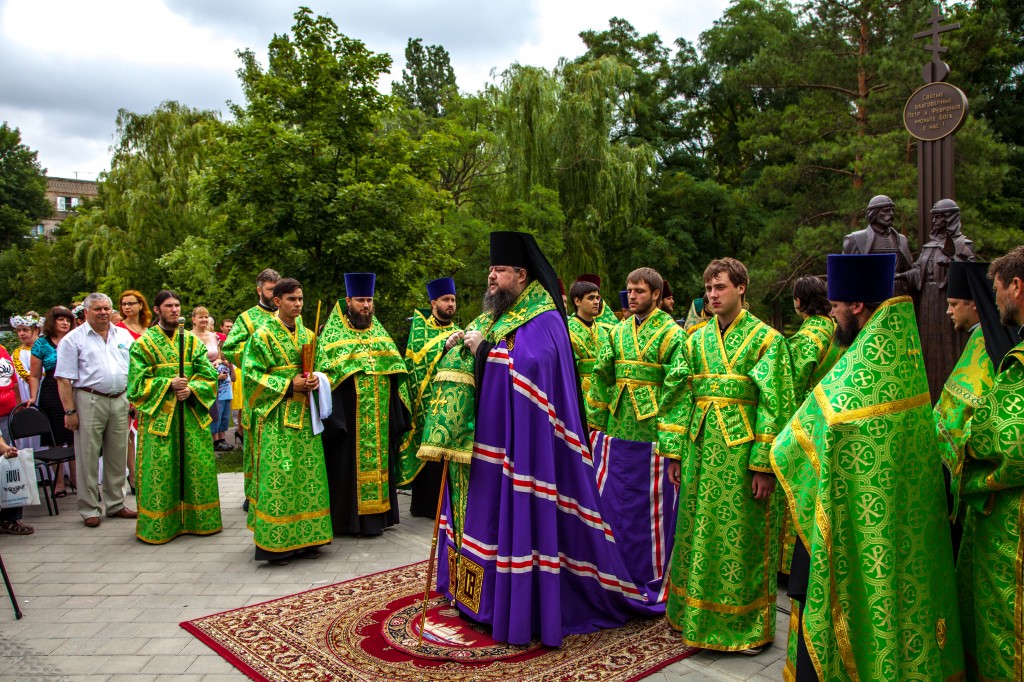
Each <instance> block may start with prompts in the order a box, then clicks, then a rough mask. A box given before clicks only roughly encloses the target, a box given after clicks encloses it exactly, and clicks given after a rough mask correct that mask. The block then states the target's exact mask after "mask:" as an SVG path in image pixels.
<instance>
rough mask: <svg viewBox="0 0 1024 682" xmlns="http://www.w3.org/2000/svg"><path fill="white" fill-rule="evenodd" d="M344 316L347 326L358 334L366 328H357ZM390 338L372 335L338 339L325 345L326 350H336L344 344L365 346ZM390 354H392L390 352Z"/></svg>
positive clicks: (389, 338)
mask: <svg viewBox="0 0 1024 682" xmlns="http://www.w3.org/2000/svg"><path fill="white" fill-rule="evenodd" d="M342 318H343V321H344V322H345V326H347V327H349V329H351V330H352V331H353V332H355V333H356V334H359V333H362V332H363V331H365V330H362V329H355V328H354V327H352V326H351V325H349V324H348V319H347V318H345V316H344V315H342ZM390 340H391V337H389V336H371V337H369V338H358V339H340V340H338V341H335V342H334V343H329V344H327V345H326V346H324V350H325V351H328V350H334V349H335V348H341V347H343V346H365V345H367V344H371V343H387V342H388V341H390ZM389 355H390V353H389Z"/></svg>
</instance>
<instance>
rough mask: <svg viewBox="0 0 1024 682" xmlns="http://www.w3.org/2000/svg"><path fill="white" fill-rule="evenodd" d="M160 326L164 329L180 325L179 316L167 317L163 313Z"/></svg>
mask: <svg viewBox="0 0 1024 682" xmlns="http://www.w3.org/2000/svg"><path fill="white" fill-rule="evenodd" d="M160 326H161V327H163V328H164V329H174V328H176V327H177V326H178V316H177V315H175V316H174V317H172V318H169V319H165V318H164V316H163V315H161V316H160Z"/></svg>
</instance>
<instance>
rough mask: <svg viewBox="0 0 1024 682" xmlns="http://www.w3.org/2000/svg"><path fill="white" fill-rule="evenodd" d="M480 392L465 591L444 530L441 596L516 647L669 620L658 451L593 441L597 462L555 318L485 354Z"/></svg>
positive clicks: (665, 487) (667, 531)
mask: <svg viewBox="0 0 1024 682" xmlns="http://www.w3.org/2000/svg"><path fill="white" fill-rule="evenodd" d="M478 390H479V391H480V409H479V413H478V415H477V426H476V443H475V445H474V454H473V462H472V464H471V465H470V476H469V492H468V498H467V509H466V523H465V528H464V532H463V539H462V548H461V553H460V556H459V568H458V580H457V581H455V585H450V582H451V581H450V576H449V572H450V569H451V567H452V566H453V565H454V547H453V545H452V536H451V533H450V530H449V529H447V527H445V528H444V529H443V530H444V532H442V535H441V540H440V543H439V548H438V549H439V561H438V590H439V591H440V592H442V593H443V594H446V595H447V596H449V597H451V596H452V592H453V591H454V593H455V594H454V596H455V597H456V598H457V603H458V607H459V609H460V610H461V611H462V612H463V613H465V614H466V615H467V616H469V617H470V618H471V619H473V620H476V621H478V622H481V623H484V624H486V625H490V626H491V628H492V636H493V637H494V638H495V639H497V640H501V641H507V642H510V643H512V644H528V643H529V642H530V641H531V640H532V639H535V638H537V637H539V638H540V640H541V641H542V642H543V643H544V644H546V645H549V646H559V645H560V644H561V642H562V638H563V637H564V636H565V635H569V634H582V633H587V632H593V631H595V630H598V629H600V628H612V627H618V626H620V625H622V624H623V623H625V622H626V621H627V620H630V619H632V618H638V617H657V616H660V615H662V614H663V613H664V611H665V597H666V594H665V588H664V585H663V581H662V577H663V576H665V575H667V570H666V569H667V567H666V565H665V564H666V561H667V557H670V556H671V555H672V547H671V544H670V543H671V539H672V537H673V531H674V528H673V526H674V525H675V508H674V505H675V497H676V493H675V489H674V488H672V486H671V485H669V484H668V482H667V474H666V471H665V469H666V468H667V467H666V466H665V464H666V463H665V462H664V461H661V458H656V457H653V456H652V451H651V447H652V445H651V444H650V443H641V442H634V441H624V440H618V439H611V438H607V439H606V438H605V437H604V436H603V434H595V437H594V439H593V441H594V453H595V454H596V456H595V454H592V452H591V448H590V446H589V444H588V443H586V442H585V441H584V439H583V438H582V434H583V433H584V429H583V425H582V424H581V423H580V410H579V405H578V392H577V389H576V376H575V372H574V371H573V355H572V349H571V347H570V345H569V338H568V334H567V333H566V328H565V323H564V321H563V320H561V319H560V318H559V315H558V313H557V312H554V311H550V312H545V313H541V314H540V315H538V316H537V317H535V318H533V319H532V320H530V321H529V322H527V323H525V324H524V325H522V326H521V327H519V328H518V329H517V330H516V332H515V337H514V343H513V347H512V350H509V349H508V347H507V345H506V343H505V342H504V341H502V342H501V343H499V344H498V345H497V346H495V347H494V348H493V349H491V352H490V354H489V356H488V358H487V367H486V370H485V371H484V378H483V383H482V386H479V387H478ZM445 498H448V496H447V495H446V496H445ZM447 516H448V513H447V510H445V513H444V518H445V519H446V518H447ZM443 520H444V519H443Z"/></svg>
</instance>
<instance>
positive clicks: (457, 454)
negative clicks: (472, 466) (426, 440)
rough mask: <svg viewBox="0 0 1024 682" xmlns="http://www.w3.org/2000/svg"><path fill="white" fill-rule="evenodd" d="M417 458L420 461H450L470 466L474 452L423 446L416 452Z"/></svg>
mask: <svg viewBox="0 0 1024 682" xmlns="http://www.w3.org/2000/svg"><path fill="white" fill-rule="evenodd" d="M416 456H417V457H418V458H419V459H425V460H427V461H428V462H441V461H444V460H449V461H452V462H458V463H459V464H469V463H470V462H472V461H473V453H472V452H466V451H464V450H453V449H451V448H439V447H437V446H436V445H421V446H420V449H419V450H417V451H416Z"/></svg>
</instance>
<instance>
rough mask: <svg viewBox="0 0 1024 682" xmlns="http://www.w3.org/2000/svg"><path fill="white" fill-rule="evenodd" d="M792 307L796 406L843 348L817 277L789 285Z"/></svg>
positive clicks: (790, 533)
mask: <svg viewBox="0 0 1024 682" xmlns="http://www.w3.org/2000/svg"><path fill="white" fill-rule="evenodd" d="M793 308H794V309H795V310H796V312H797V314H798V315H799V316H800V319H801V323H800V329H798V330H797V331H796V333H795V334H793V335H792V336H790V337H789V338H788V339H786V346H787V347H788V349H789V359H790V362H792V364H793V394H794V396H795V400H794V402H793V405H794V406H797V405H801V404H802V403H803V402H804V398H806V397H807V394H808V393H810V391H811V389H813V388H814V387H815V386H817V385H818V382H819V381H821V379H822V377H824V376H825V375H826V374H828V372H829V370H831V369H832V366H833V365H835V364H836V360H838V359H839V357H840V356H841V355H842V354H843V349H842V347H841V346H840V345H839V344H838V343H836V341H835V336H834V334H835V330H836V323H835V321H834V320H833V319H832V318H831V317H829V313H830V312H831V310H832V306H831V304H830V303H829V302H828V290H827V289H826V287H825V282H824V281H822V280H821V278H820V277H814V276H808V277H801V278H800V279H798V280H797V281H796V282H795V283H794V284H793ZM783 511H784V513H783V515H782V532H781V534H780V535H779V538H780V540H779V542H780V543H781V549H780V550H779V555H780V557H781V564H780V565H779V570H780V571H782V572H783V573H785V574H787V575H788V574H789V565H790V564H791V563H792V562H793V547H794V546H795V544H796V541H797V537H796V529H795V528H794V527H793V523H792V521H791V520H790V518H789V512H788V511H785V510H783Z"/></svg>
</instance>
